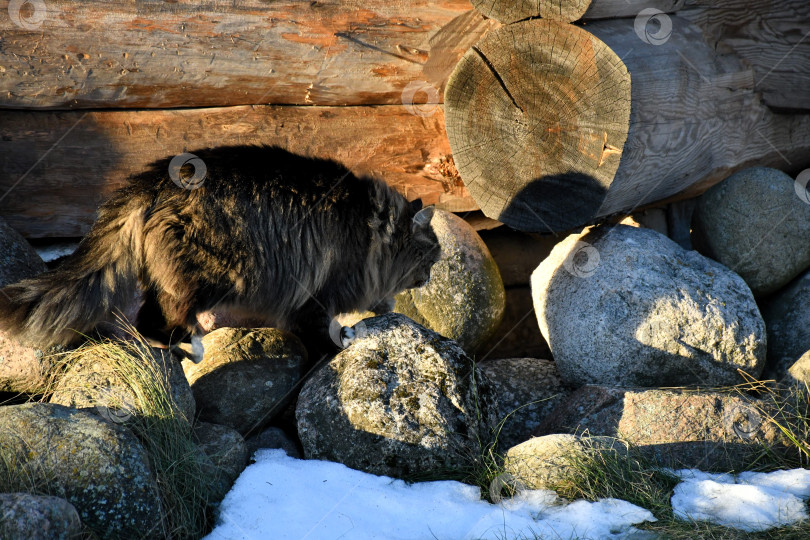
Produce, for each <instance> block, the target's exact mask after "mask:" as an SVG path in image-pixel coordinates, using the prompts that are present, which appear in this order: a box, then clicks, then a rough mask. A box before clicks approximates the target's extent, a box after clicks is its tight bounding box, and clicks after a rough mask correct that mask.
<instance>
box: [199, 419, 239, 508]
mask: <svg viewBox="0 0 810 540" xmlns="http://www.w3.org/2000/svg"><path fill="white" fill-rule="evenodd" d="M194 435H195V436H196V438H197V442H198V444H199V447H200V449H201V450H202V451H203V452H204V453H205V455H207V456H208V457H209V458H210V459H211V461H212V462H213V464H214V466H215V467H216V468H217V471H218V473H219V474H218V475H217V476H218V477H219V480H220V484H221V486H222V487H224V491H225V492H227V491H228V490H229V489H230V488H231V486H232V485H233V483H234V482H235V481H236V479H237V478H238V477H239V475H240V474H242V471H243V470H245V467H247V462H248V457H249V455H248V447H247V444H245V439H243V438H242V435H240V434H239V432H238V431H236V430H235V429H233V428H229V427H228V426H220V425H219V424H209V423H208V422H197V423H196V424H195V425H194ZM223 496H224V493H223Z"/></svg>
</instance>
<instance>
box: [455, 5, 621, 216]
mask: <svg viewBox="0 0 810 540" xmlns="http://www.w3.org/2000/svg"><path fill="white" fill-rule="evenodd" d="M444 102H445V124H446V127H447V137H448V139H449V141H450V148H451V149H452V151H453V158H454V160H455V163H456V167H457V168H458V171H459V173H460V175H461V179H462V180H463V181H464V184H465V185H466V186H467V189H468V191H469V192H470V194H471V195H472V197H473V198H474V199H475V201H476V203H478V206H479V207H480V208H481V210H482V211H483V212H484V214H486V215H487V217H490V218H494V219H497V220H499V221H501V222H503V223H506V224H507V225H509V226H511V227H514V228H516V229H520V230H524V231H534V232H556V231H562V230H566V229H570V228H573V227H576V226H580V225H583V224H586V223H588V222H589V221H591V220H593V218H594V217H595V215H596V212H597V210H598V209H599V207H600V205H601V204H602V201H603V200H604V198H605V195H606V193H607V190H608V188H609V187H610V184H611V182H612V181H613V177H614V176H615V174H616V170H617V168H618V166H619V160H620V158H621V152H622V149H623V147H624V143H625V141H626V139H627V131H628V127H629V122H630V74H629V73H628V71H627V68H626V67H625V65H624V63H622V61H621V60H620V59H619V57H618V56H616V54H615V53H614V52H613V51H612V50H611V49H610V48H609V47H608V46H607V45H605V44H604V43H603V42H602V41H600V40H599V39H597V38H596V37H595V36H593V35H591V34H590V33H588V32H586V31H585V30H582V29H581V28H578V27H576V26H572V25H569V24H563V23H559V22H555V21H549V20H545V19H534V20H530V21H523V22H519V23H515V24H510V25H508V26H503V27H501V28H499V29H497V30H495V31H493V32H490V33H489V34H487V35H486V36H485V37H484V38H483V39H481V40H480V41H479V42H478V43H477V44H476V45H475V46H473V47H472V48H471V49H470V50H468V51H467V52H466V53H465V54H464V56H463V57H462V59H461V61H460V62H459V63H458V65H457V66H456V68H455V70H454V71H453V74H452V75H451V76H450V79H449V80H448V82H447V88H446V90H445V97H444Z"/></svg>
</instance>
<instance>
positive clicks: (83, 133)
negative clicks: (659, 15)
mask: <svg viewBox="0 0 810 540" xmlns="http://www.w3.org/2000/svg"><path fill="white" fill-rule="evenodd" d="M749 4H751V5H756V6H758V7H757V8H756V9H755V10H754V12H753V13H755V15H748V14H747V13H749V12H751V10H750V9H742V8H743V7H745V6H748V5H749ZM793 4H796V5H798V6H799V7H798V8H796V9H798V11H795V12H796V13H799V15H800V16H799V17H798V18H795V17H794V18H793V19H791V17H790V14H791V13H793V12H792V11H791V10H792V9H794V6H793ZM15 6H18V7H19V6H22V9H20V10H18V11H17V12H15V10H14V9H11V10H10V9H9V7H10V3H9V2H8V0H0V109H2V110H0V215H2V216H3V217H5V218H6V219H7V220H9V221H10V222H11V223H12V226H14V227H15V228H17V229H18V230H20V231H21V232H22V233H23V234H24V235H26V236H29V237H65V236H76V235H80V234H83V233H84V232H86V230H87V228H88V227H89V224H90V223H92V221H93V219H94V211H95V208H96V206H97V204H98V203H99V202H100V201H101V200H102V199H103V198H104V197H105V196H106V194H108V193H109V192H110V191H112V190H113V189H115V188H116V187H118V186H120V185H123V184H124V183H125V182H126V178H127V176H128V175H130V174H131V173H133V172H136V171H138V170H140V169H141V168H142V167H143V166H144V165H145V164H146V163H148V162H150V161H152V160H154V159H157V158H160V157H164V156H167V155H172V154H177V153H181V152H186V151H193V150H194V149H195V148H199V147H201V146H207V145H215V144H237V143H267V144H279V145H281V146H284V147H286V148H288V149H290V150H291V151H294V152H300V153H306V154H310V155H315V156H318V157H326V158H334V159H337V160H339V161H341V162H343V163H345V164H346V165H347V166H349V167H350V168H351V169H352V170H353V171H355V172H356V173H359V174H375V175H377V176H379V177H381V178H383V179H384V180H386V181H387V182H389V183H391V184H392V185H393V186H394V187H396V188H397V189H398V190H400V191H401V192H402V193H404V194H405V195H406V196H407V197H408V198H410V199H415V198H421V199H423V201H424V202H425V203H429V204H434V203H435V204H437V205H438V206H439V207H442V208H445V209H449V210H454V211H459V212H462V211H463V212H466V211H469V210H473V209H476V208H477V207H478V206H479V205H480V203H481V198H480V197H477V199H478V200H477V201H476V200H475V199H474V198H473V197H471V195H470V193H469V192H468V191H467V189H466V187H465V185H464V184H463V182H462V180H467V179H466V178H465V174H464V171H463V170H462V171H461V177H459V173H458V172H457V170H456V168H455V165H454V158H453V156H452V149H451V146H450V145H449V143H448V140H447V134H446V132H445V112H446V111H445V108H444V106H443V105H442V102H443V96H444V90H445V86H446V84H447V80H448V77H449V76H450V74H451V72H452V71H453V70H454V69H455V68H456V66H457V64H458V62H459V60H460V59H461V58H462V57H463V56H464V55H465V54H467V51H468V50H470V48H471V47H472V46H474V45H476V44H478V43H479V42H480V41H481V40H482V39H487V36H488V35H489V34H490V33H492V32H496V31H498V29H499V28H501V27H502V26H503V24H507V23H509V22H511V21H512V20H518V19H522V18H524V17H525V12H526V10H527V9H528V10H529V12H532V11H534V13H535V15H543V16H545V17H547V18H551V19H554V20H562V21H565V22H567V21H574V20H578V22H577V24H578V25H579V26H580V27H581V28H583V29H584V31H587V32H591V33H593V34H594V35H596V36H597V39H600V40H601V41H604V42H605V43H607V45H608V46H609V47H614V48H615V51H614V52H615V53H616V55H617V57H618V58H619V59H620V60H621V61H622V62H623V63H625V64H626V65H627V67H628V68H630V69H629V71H628V73H630V75H631V78H632V90H631V98H630V100H631V101H632V103H633V105H634V107H631V110H630V116H629V119H627V120H626V123H627V131H628V133H627V139H628V144H627V145H626V146H624V145H621V144H619V145H618V146H617V145H614V144H608V145H605V144H604V141H602V144H601V146H599V148H597V150H599V152H597V153H598V154H599V155H600V156H601V157H605V158H606V161H610V162H612V163H613V164H614V165H616V164H617V163H618V165H617V167H616V171H617V172H616V174H615V176H616V178H615V179H612V178H608V177H609V176H610V175H609V174H608V175H606V177H605V178H606V179H605V180H604V181H603V183H604V184H605V187H609V188H610V189H608V190H607V192H606V194H602V195H603V196H600V198H599V199H598V202H599V204H598V205H597V206H598V208H597V209H596V210H595V211H592V212H591V214H593V215H590V216H580V217H577V218H576V219H574V220H573V221H571V220H568V221H566V220H567V219H568V218H563V219H562V220H561V221H559V223H558V225H557V226H555V228H559V227H562V226H563V225H566V226H567V225H570V224H571V223H579V222H580V221H582V220H583V219H585V217H590V218H593V217H594V216H597V215H603V214H606V213H612V212H621V211H623V210H626V209H627V208H626V207H627V206H628V204H627V202H628V201H633V204H634V205H635V204H639V203H644V204H646V203H651V202H655V201H656V200H660V199H661V198H665V197H670V196H672V195H673V194H678V193H679V192H680V193H696V192H699V190H700V189H705V187H708V185H710V184H711V183H712V182H714V181H717V180H719V179H721V177H722V176H723V175H724V174H727V173H728V172H730V170H732V169H733V168H735V167H739V166H743V165H745V164H778V161H779V159H782V158H783V157H784V158H785V159H787V160H791V163H792V164H793V166H794V167H797V166H800V165H801V164H802V163H803V162H804V161H803V160H804V157H803V156H804V155H805V153H806V149H807V147H806V145H804V143H803V142H801V141H800V139H801V137H804V134H805V130H806V126H807V124H806V123H805V120H804V117H802V116H796V115H793V116H780V115H775V114H774V112H773V111H772V110H771V109H770V108H768V107H766V106H765V105H762V104H761V103H759V102H758V96H762V98H763V99H764V100H765V104H766V105H770V106H771V107H774V108H784V107H785V106H786V104H792V108H796V107H799V108H801V107H805V108H807V109H810V104H808V103H807V101H806V96H807V95H808V94H807V93H806V92H804V93H803V94H802V95H801V96H800V95H799V94H801V93H802V92H801V89H802V88H806V87H807V85H806V84H805V82H803V80H802V79H799V82H798V83H797V82H796V80H794V79H791V77H790V73H791V70H792V71H793V72H796V73H799V75H800V77H805V76H806V74H807V72H809V71H810V70H807V69H804V68H802V67H800V68H795V67H792V66H793V64H794V63H795V62H794V61H792V60H791V61H788V62H785V61H781V62H780V61H775V60H774V56H773V54H772V53H761V52H757V50H758V49H757V47H758V45H759V44H762V43H775V44H777V45H778V47H779V50H780V51H781V52H785V51H784V49H785V48H788V47H793V49H795V50H797V51H799V52H802V53H804V52H806V51H805V46H806V45H809V44H810V43H805V42H804V40H803V38H802V36H801V35H799V34H798V33H797V32H800V31H801V29H802V28H804V26H806V25H807V22H806V21H804V20H803V19H802V17H804V16H805V12H806V10H807V8H806V6H805V5H804V4H803V3H802V2H800V1H799V0H787V1H786V2H783V3H781V4H780V6H776V4H774V3H773V2H764V3H755V2H752V0H722V1H720V2H709V1H708V0H592V1H590V2H589V1H587V0H523V1H522V2H512V1H503V2H498V1H496V0H474V1H473V3H472V4H471V3H470V0H395V1H393V2H386V1H383V0H365V1H363V2H360V1H359V0H349V1H339V0H306V1H301V0H287V1H281V2H266V1H264V0H240V1H239V2H222V1H219V0H207V1H199V0H177V1H174V0H173V1H166V0H142V1H138V2H131V1H129V0H87V1H78V0H48V1H47V2H46V1H40V0H30V1H29V2H26V3H21V2H16V3H15V4H14V5H12V6H11V7H12V8H14V7H15ZM474 7H475V8H477V9H474ZM515 9H517V11H515ZM645 9H655V10H657V12H665V13H669V14H673V15H670V17H672V18H673V19H674V20H675V21H676V24H677V25H680V26H678V28H679V30H678V32H681V29H682V27H683V25H686V24H688V25H689V27H690V30H689V31H688V32H687V31H685V30H684V31H683V32H681V34H680V35H679V36H677V35H676V36H675V37H674V38H673V39H674V41H673V44H674V43H679V45H678V47H679V48H675V49H674V52H673V49H670V51H669V53H667V54H668V55H664V56H661V51H662V50H663V49H660V48H659V49H656V48H655V47H649V46H648V44H645V43H642V42H641V41H639V40H638V37H637V36H636V33H635V32H634V21H636V20H637V16H638V14H639V12H641V11H642V10H645ZM521 10H522V11H521ZM6 13H8V15H9V17H8V18H6V17H5V14H6ZM674 13H677V15H674ZM504 14H505V15H504ZM681 15H682V19H678V17H679V16H681ZM715 15H718V16H715ZM529 16H534V15H529ZM617 17H618V18H620V19H616V18H617ZM768 17H772V18H773V20H776V21H778V24H776V26H775V27H773V26H770V25H769V22H770V19H768ZM603 19H606V20H603ZM679 21H683V22H679ZM692 28H697V29H698V30H697V33H695V32H694V31H693V30H692ZM782 32H786V33H787V35H782ZM685 36H686V39H684V37H685ZM678 40H680V41H678ZM808 41H809V42H810V40H808ZM625 45H626V47H624V48H623V46H625ZM695 45H702V46H703V49H701V50H700V51H698V52H697V53H696V52H694V51H692V50H691V49H692V48H694V46H695ZM504 46H506V44H504ZM645 46H646V49H645ZM735 47H736V49H735ZM790 50H792V49H788V51H787V52H789V51H790ZM656 55H658V56H656ZM648 56H650V57H651V58H652V59H650V60H649V65H650V66H651V67H650V68H649V69H647V68H643V67H642V68H639V67H638V66H640V65H641V66H643V64H644V63H645V62H647V60H645V58H647V57H648ZM656 57H657V60H654V59H655V58H656ZM788 57H790V55H788ZM807 57H808V56H807V55H805V56H804V58H807ZM690 64H691V65H690ZM704 64H705V66H704ZM769 64H770V66H769ZM693 67H694V68H697V70H693V69H692V68H693ZM659 68H660V70H661V75H665V76H666V77H668V79H667V80H666V82H664V83H662V81H661V79H660V78H659V77H658V73H657V71H656V70H657V69H659ZM771 68H772V69H771ZM645 69H646V71H645ZM765 69H770V71H769V72H768V73H764V70H765ZM763 75H766V76H763ZM704 79H705V80H704ZM706 80H708V81H710V83H706ZM678 85H681V86H678ZM802 85H803V86H802ZM570 90H572V91H574V92H575V93H576V92H581V91H582V90H583V88H576V87H573V88H571V89H570ZM515 94H516V95H519V94H520V93H519V92H516V93H515ZM662 100H663V101H662ZM672 100H674V101H672ZM679 100H680V101H679ZM425 102H427V103H425ZM449 116H450V114H448V117H449ZM699 117H704V118H705V120H703V121H701V122H698V121H696V118H699ZM479 120H480V117H475V116H474V117H472V118H471V119H470V121H472V122H477V121H479ZM506 120H508V121H507V122H505V123H504V130H505V132H510V130H511V131H512V132H514V131H515V128H516V126H518V127H519V125H521V124H520V122H517V123H515V122H514V121H515V118H512V117H510V118H507V119H506ZM607 121H608V122H609V123H615V121H616V120H615V118H608V119H607ZM619 123H621V122H619ZM644 125H646V126H648V130H647V131H645V130H644V129H642V128H641V126H644ZM653 125H658V126H660V129H654V130H650V129H649V127H650V126H653ZM583 126H584V124H583ZM583 126H579V127H580V128H582V127H583ZM549 127H552V128H553V126H545V128H547V129H548V128H549ZM566 127H570V126H566ZM729 127H730V129H729ZM558 128H560V129H561V126H558ZM752 132H755V133H759V134H762V135H763V140H760V141H755V144H753V145H752V146H753V148H751V147H749V146H751V144H750V141H751V140H753V139H752V136H750V134H751V133H752ZM594 133H595V131H594V130H590V131H588V130H587V129H586V130H585V131H583V132H582V133H581V134H579V135H577V136H576V137H574V138H572V139H571V140H574V139H577V140H581V141H584V142H580V143H577V144H579V146H581V147H582V148H585V147H587V149H586V150H587V152H586V153H593V152H592V151H591V150H593V149H591V148H590V147H589V145H590V146H593V145H591V144H590V142H593V141H591V139H592V138H593V137H591V135H594ZM583 137H584V138H583ZM804 139H805V140H807V139H808V138H807V137H804ZM595 140H596V139H594V141H595ZM588 141H590V142H588ZM679 142H682V143H683V144H679ZM586 143H587V144H586ZM594 144H595V143H594ZM583 145H584V146H583ZM594 148H596V147H595V146H594ZM718 148H721V150H722V151H718V152H712V151H709V150H717V149H718ZM605 150H607V151H608V152H607V153H605ZM673 152H674V153H673ZM775 156H780V157H775ZM642 158H643V159H642ZM498 159H499V160H500V162H501V163H505V162H506V160H507V159H514V156H511V157H510V156H507V155H500V156H498ZM668 164H673V165H678V167H674V168H673V170H674V171H675V172H673V173H671V174H669V175H664V176H663V177H662V176H661V174H660V172H661V170H662V167H664V166H666V165H668ZM680 164H686V165H688V166H691V169H689V170H688V171H685V172H684V171H680V170H679V167H680ZM533 166H534V167H535V169H537V164H536V163H535V164H534V165H533ZM537 170H539V169H537ZM623 171H626V173H625V172H623ZM690 171H691V172H690ZM632 178H643V179H644V181H643V182H641V183H638V184H634V183H633V181H628V180H627V179H632ZM648 181H649V184H648V183H647V182H648ZM653 184H655V186H654V189H649V190H648V189H646V187H647V186H652V185H653ZM558 187H559V186H555V187H554V189H552V190H551V191H546V192H543V193H539V194H538V197H539V198H541V199H547V200H548V201H550V202H548V204H547V205H546V206H547V207H548V208H550V209H552V211H553V208H554V207H555V203H554V201H555V200H556V201H557V202H558V204H557V205H556V207H557V208H566V207H567V206H566V204H565V197H566V196H568V195H565V193H564V192H565V189H562V191H560V189H557V188H558ZM563 188H564V186H563ZM684 190H691V191H686V192H685V191H684ZM640 191H644V193H645V195H644V196H643V197H642V196H640V195H639V192H640ZM560 193H563V195H560ZM560 197H561V198H560ZM581 199H583V200H585V199H588V196H587V194H582V195H581ZM592 205H593V204H592ZM481 206H483V205H481ZM569 206H570V205H569ZM484 209H485V210H486V208H484ZM592 210H593V209H592ZM496 217H497V216H496ZM555 219H556V218H555ZM524 228H525V227H524Z"/></svg>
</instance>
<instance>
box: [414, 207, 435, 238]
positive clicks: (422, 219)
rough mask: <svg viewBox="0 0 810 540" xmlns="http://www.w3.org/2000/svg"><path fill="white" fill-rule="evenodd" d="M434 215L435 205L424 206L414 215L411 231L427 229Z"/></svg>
mask: <svg viewBox="0 0 810 540" xmlns="http://www.w3.org/2000/svg"><path fill="white" fill-rule="evenodd" d="M432 217H433V207H432V206H428V207H427V208H422V209H421V210H419V211H418V212H417V213H416V214H415V215H414V216H413V221H412V222H411V231H412V232H416V231H417V230H419V229H425V228H427V227H429V226H430V220H431V218H432Z"/></svg>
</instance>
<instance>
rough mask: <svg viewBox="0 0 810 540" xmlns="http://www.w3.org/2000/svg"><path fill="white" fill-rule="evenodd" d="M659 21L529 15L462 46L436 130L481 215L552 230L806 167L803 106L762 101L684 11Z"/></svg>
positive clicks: (737, 64)
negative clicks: (749, 174)
mask: <svg viewBox="0 0 810 540" xmlns="http://www.w3.org/2000/svg"><path fill="white" fill-rule="evenodd" d="M666 20H667V21H668V22H669V23H671V25H672V26H671V28H669V29H668V30H670V32H668V33H667V34H666V35H664V36H662V35H660V33H659V32H657V31H656V32H654V35H647V34H645V33H643V32H641V33H637V32H636V31H634V30H635V28H634V21H628V20H620V19H616V20H601V21H593V22H590V23H589V24H587V25H586V26H585V27H584V28H585V29H587V31H588V33H586V32H585V31H584V30H583V29H581V28H579V27H576V26H573V25H568V24H562V23H558V22H555V21H551V20H546V19H535V20H528V21H523V22H518V23H514V24H510V25H506V26H503V27H501V28H499V29H496V30H493V31H491V32H490V33H489V34H487V36H486V37H485V38H483V39H482V40H481V41H479V42H478V43H477V44H476V46H475V47H474V48H473V49H472V50H470V51H469V52H468V53H466V54H465V55H464V57H463V58H462V60H461V61H460V62H459V64H458V66H457V68H456V70H455V71H454V73H453V75H452V76H451V78H450V81H449V82H448V87H447V92H446V95H445V97H446V100H447V102H446V105H445V113H446V115H447V131H448V137H449V140H450V145H451V148H452V150H453V155H454V158H455V162H456V165H457V167H458V170H459V172H460V174H461V177H462V179H463V180H464V182H465V184H466V185H467V187H468V189H469V191H470V194H471V195H472V196H473V197H474V198H475V200H476V201H477V202H478V204H479V206H480V207H481V210H483V212H484V213H485V214H486V215H487V216H488V217H491V218H494V219H498V220H500V221H502V222H504V223H506V224H507V225H510V226H512V227H514V228H518V229H521V230H526V231H536V232H556V231H563V230H566V229H570V228H574V227H578V226H581V225H585V224H587V223H592V222H594V221H597V220H598V219H599V218H602V217H606V216H610V215H613V214H619V213H629V212H632V211H633V210H635V209H638V208H640V207H644V206H646V205H650V204H653V203H655V202H657V201H662V200H665V199H668V198H670V197H673V196H675V195H677V194H679V193H681V192H684V191H689V192H690V193H691V194H696V193H698V192H700V191H701V190H703V189H706V188H707V187H709V186H710V185H711V184H713V183H715V182H718V181H720V180H722V179H723V178H725V177H726V176H728V175H729V174H731V173H732V172H733V171H735V170H737V169H739V168H742V167H747V166H752V165H764V166H775V167H777V168H780V169H783V170H786V171H789V172H794V173H796V172H798V171H799V170H801V169H802V168H805V167H808V166H810V115H781V114H774V113H773V111H771V109H769V108H768V107H767V106H765V105H763V104H762V103H761V100H760V98H759V95H758V94H757V93H756V92H755V91H754V76H753V72H752V70H751V69H750V68H748V67H746V66H745V65H744V64H743V63H742V62H741V61H740V60H739V59H738V58H737V57H735V56H733V55H724V54H719V53H717V52H716V51H714V50H713V49H712V48H710V47H709V46H708V45H707V44H706V42H705V41H704V39H703V35H702V33H701V30H700V29H699V28H698V27H696V26H694V25H692V24H690V23H689V22H688V21H686V20H685V19H682V18H679V17H677V16H674V15H671V16H667V19H666ZM661 28H663V27H661ZM605 45H606V46H607V47H605ZM618 59H621V61H618ZM617 62H618V63H617ZM630 81H632V84H630ZM625 105H626V107H625ZM628 109H629V110H628ZM628 113H629V114H628Z"/></svg>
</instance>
